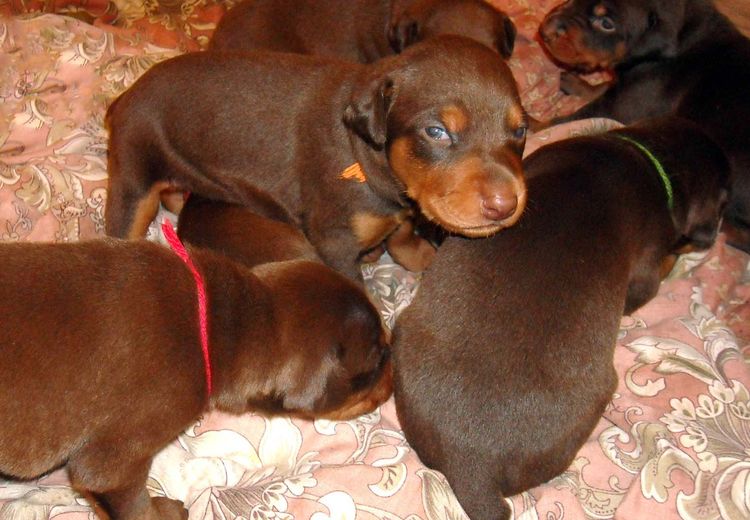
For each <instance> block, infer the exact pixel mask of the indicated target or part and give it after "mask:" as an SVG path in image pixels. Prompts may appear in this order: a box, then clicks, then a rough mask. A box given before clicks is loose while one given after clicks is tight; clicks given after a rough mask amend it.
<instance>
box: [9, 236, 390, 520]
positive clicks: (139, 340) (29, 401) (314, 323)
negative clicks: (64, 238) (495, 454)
mask: <svg viewBox="0 0 750 520" xmlns="http://www.w3.org/2000/svg"><path fill="white" fill-rule="evenodd" d="M188 254H189V256H190V258H191V259H192V261H193V262H194V264H196V265H197V269H198V271H199V272H200V273H201V274H202V277H203V279H204V280H205V291H206V295H207V309H208V310H207V319H208V338H207V339H208V341H207V346H206V347H205V350H204V347H203V344H202V342H201V334H200V327H199V323H200V320H199V316H198V314H199V313H198V311H197V307H198V304H197V302H198V297H197V296H196V287H197V285H196V281H195V280H194V277H193V275H192V274H191V272H190V271H189V269H188V268H187V267H186V265H185V264H184V263H183V261H182V260H181V259H180V258H179V257H178V255H177V254H175V253H174V252H172V251H170V250H169V249H167V248H165V247H162V246H161V245H157V244H154V243H151V242H147V241H141V240H138V241H121V240H114V239H105V240H99V241H89V242H80V243H73V244H40V243H16V244H2V245H0V262H1V263H2V265H3V273H4V279H3V283H2V284H0V301H2V302H4V303H3V334H2V339H0V350H2V353H3V356H2V359H1V360H0V378H2V381H3V388H4V390H3V392H4V393H3V399H2V400H0V413H2V416H3V419H4V420H3V422H2V426H0V474H3V475H5V476H8V477H14V478H19V479H32V478H36V477H38V476H40V475H42V474H44V473H46V472H48V471H50V470H52V469H53V468H56V467H59V466H62V465H67V469H68V471H69V474H70V480H71V482H72V484H73V486H74V487H75V488H76V489H78V490H80V491H82V492H84V493H87V494H90V495H93V497H94V498H95V499H96V501H97V502H99V505H100V506H101V507H102V508H104V509H105V510H106V512H107V513H108V514H109V515H110V517H111V518H113V519H114V520H118V519H120V520H124V519H127V520H131V519H145V518H149V519H177V518H187V512H186V511H185V510H184V509H183V508H182V505H181V504H180V503H179V502H174V501H172V500H168V499H152V500H149V497H148V494H147V492H146V486H145V484H146V478H147V474H148V471H149V468H150V466H151V460H152V457H153V456H154V455H155V454H156V453H157V452H158V451H160V450H161V449H162V448H163V447H164V446H166V445H167V444H168V443H169V442H170V441H171V440H172V439H174V438H176V437H177V435H178V434H179V433H180V432H182V431H183V430H184V429H186V428H187V427H188V426H189V425H190V424H191V423H192V422H194V421H195V420H197V419H198V417H199V416H200V415H201V414H202V413H204V412H205V411H207V410H211V409H217V410H222V411H226V412H229V413H237V414H239V413H243V412H246V411H249V410H255V411H259V412H261V413H267V414H287V413H290V414H296V415H300V416H303V417H328V418H333V419H346V418H353V417H356V416H358V415H360V414H362V413H365V412H368V411H370V410H372V409H374V408H375V407H376V406H378V405H379V404H380V403H382V402H383V401H384V400H386V399H387V398H388V396H389V394H390V391H391V371H390V361H389V357H390V356H389V348H388V345H387V337H386V334H385V333H384V330H383V328H382V326H381V321H380V318H379V315H378V313H377V311H376V309H375V308H374V307H373V305H372V304H371V303H370V301H369V300H368V298H367V296H366V295H365V293H364V292H363V290H362V289H361V288H360V287H359V286H358V285H357V284H355V283H354V282H352V281H351V280H348V279H347V278H345V277H344V276H342V275H341V274H339V273H336V272H334V271H333V270H331V269H330V268H328V267H326V266H324V265H322V264H319V263H315V262H306V261H289V262H276V263H271V264H264V265H262V266H258V267H256V268H254V269H252V270H251V269H249V268H246V267H244V266H242V265H240V264H238V263H236V262H234V261H231V260H229V259H227V258H226V257H224V256H223V255H219V254H217V253H214V252H211V251H208V250H202V249H197V248H195V249H194V248H190V249H189V250H188ZM61 282H62V283H61ZM19 294H25V295H27V296H28V297H25V298H18V295H19ZM206 353H207V354H206ZM205 355H207V356H208V358H205V357H204V356H205ZM63 412H64V413H63Z"/></svg>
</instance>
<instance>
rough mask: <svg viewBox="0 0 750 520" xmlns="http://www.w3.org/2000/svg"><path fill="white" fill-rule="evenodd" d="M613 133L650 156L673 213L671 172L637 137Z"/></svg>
mask: <svg viewBox="0 0 750 520" xmlns="http://www.w3.org/2000/svg"><path fill="white" fill-rule="evenodd" d="M612 135H614V136H615V137H617V138H618V139H620V140H622V141H625V142H627V143H630V144H631V145H633V146H634V147H636V148H637V149H638V150H639V151H640V152H641V153H642V154H643V155H645V156H646V157H647V158H648V160H649V161H650V162H651V164H652V165H653V167H654V170H656V173H657V174H658V175H659V179H660V180H661V183H662V185H663V186H664V193H665V194H666V196H667V207H668V208H669V211H670V213H671V212H672V211H673V210H674V188H673V187H672V180H671V179H670V178H669V174H668V173H667V171H666V170H665V169H664V166H663V165H662V164H661V162H660V161H659V159H658V158H657V157H656V155H654V154H653V153H652V152H651V150H649V149H648V147H646V146H645V145H644V144H642V143H641V142H639V141H638V140H637V139H634V138H632V137H630V136H627V135H624V134H617V133H614V134H612Z"/></svg>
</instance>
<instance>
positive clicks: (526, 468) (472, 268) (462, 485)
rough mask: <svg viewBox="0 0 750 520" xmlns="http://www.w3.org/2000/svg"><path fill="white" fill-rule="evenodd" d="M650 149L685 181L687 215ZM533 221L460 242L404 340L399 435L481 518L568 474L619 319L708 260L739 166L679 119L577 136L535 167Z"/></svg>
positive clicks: (598, 410) (540, 156)
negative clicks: (685, 261) (695, 259)
mask: <svg viewBox="0 0 750 520" xmlns="http://www.w3.org/2000/svg"><path fill="white" fill-rule="evenodd" d="M615 135H628V136H630V137H632V138H635V139H637V140H638V141H639V142H641V143H642V144H643V145H644V146H646V147H647V148H649V149H650V150H651V152H652V153H653V154H655V155H656V156H657V157H658V158H659V159H660V161H661V163H662V165H663V166H664V168H665V169H666V171H667V172H668V173H669V174H670V176H671V177H672V184H673V187H674V193H675V206H674V210H672V211H670V210H669V208H668V204H667V196H666V194H665V189H664V186H663V185H662V182H661V180H660V179H659V176H658V174H657V172H656V170H655V168H654V165H653V164H652V163H651V161H650V160H649V159H648V157H647V156H646V155H644V154H643V152H642V151H640V150H639V149H638V148H636V147H635V146H634V145H633V144H631V143H629V142H626V141H625V140H623V139H621V138H618V137H615ZM524 163H525V168H526V169H527V171H528V173H529V181H528V190H529V209H528V210H527V211H526V212H525V213H524V215H523V217H522V218H521V219H520V221H519V222H518V224H516V226H514V227H512V228H510V229H508V230H506V231H503V232H502V233H498V234H497V235H495V236H493V237H491V238H488V239H482V240H470V239H464V238H459V237H451V238H448V239H447V240H446V241H445V243H444V244H443V245H442V246H441V247H440V249H438V251H437V253H436V256H435V260H434V262H433V264H432V265H431V266H430V268H429V269H428V270H427V271H426V272H425V273H424V275H423V278H422V283H421V286H420V288H419V291H418V293H417V295H416V298H415V300H414V302H413V303H412V304H411V305H410V306H409V307H408V308H407V309H406V310H405V311H404V313H403V314H402V315H401V317H400V318H399V320H398V322H397V324H396V329H395V332H394V347H393V352H394V374H395V375H394V382H395V390H394V394H395V399H396V407H397V412H398V417H399V422H400V424H401V426H402V428H403V430H404V433H405V435H406V438H407V440H408V441H409V444H410V445H411V446H413V447H414V449H415V450H416V451H417V453H418V455H419V456H420V458H421V459H422V460H423V461H424V463H425V464H427V465H428V466H430V467H433V468H435V469H437V470H439V471H441V472H443V473H444V474H445V476H446V477H447V478H448V481H449V482H450V484H451V486H452V488H453V490H454V491H455V493H456V496H457V497H458V500H459V502H460V503H461V504H462V506H463V508H464V509H465V511H466V513H468V515H469V517H470V518H472V520H499V519H503V520H505V519H507V518H509V515H510V508H509V507H508V505H507V504H506V503H505V501H504V500H503V497H506V496H510V495H513V494H516V493H520V492H521V491H524V490H526V489H529V488H531V487H533V486H536V485H539V484H541V483H543V482H545V481H547V480H549V479H551V478H553V477H554V476H556V475H558V474H560V473H561V472H562V471H564V470H565V469H566V468H567V467H568V466H569V465H570V463H571V462H572V460H573V457H574V456H575V454H576V452H577V451H578V449H579V448H580V446H581V444H582V443H583V442H584V441H585V440H586V439H587V438H588V436H589V434H590V433H591V431H592V429H593V427H594V426H595V424H596V423H597V421H598V420H599V419H600V417H601V414H602V412H603V411H604V408H605V406H606V404H607V403H608V402H609V400H610V398H611V395H612V392H613V391H614V389H615V386H616V382H617V377H616V374H615V371H614V368H613V366H612V357H613V350H614V346H615V341H616V336H617V331H618V327H619V323H620V318H621V316H622V314H623V312H625V313H629V312H632V311H633V310H634V309H636V308H638V307H639V306H641V305H643V304H644V303H645V302H646V301H648V300H649V299H650V298H652V297H653V296H654V295H655V294H656V292H657V289H658V286H659V280H660V278H659V277H660V276H662V275H663V274H664V272H663V268H664V266H665V264H666V265H668V264H669V263H670V262H672V261H673V258H674V256H675V255H676V253H677V252H678V251H680V250H682V249H683V248H684V247H685V246H694V247H697V248H705V247H708V246H709V245H710V244H711V243H712V242H713V240H714V238H715V236H716V233H717V228H718V225H719V222H720V215H721V212H722V209H723V207H724V204H725V202H726V200H727V186H728V171H729V165H728V162H727V160H726V158H725V157H724V155H723V154H722V152H721V150H720V149H719V148H718V146H717V145H716V144H715V143H714V142H712V141H711V140H710V139H709V138H708V137H706V136H705V134H704V133H703V132H702V131H701V129H699V128H698V127H696V126H695V125H693V124H691V123H689V122H687V121H681V120H678V119H675V120H670V119H668V120H657V121H648V122H644V125H643V126H642V127H634V128H631V129H627V130H618V131H616V132H613V133H610V134H605V135H601V136H596V137H580V138H574V139H569V140H565V141H560V142H557V143H553V144H551V145H548V146H545V147H543V148H540V149H539V150H538V151H536V152H535V153H533V154H532V155H531V156H530V157H528V158H527V159H526V160H525V161H524Z"/></svg>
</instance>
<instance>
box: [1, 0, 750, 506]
mask: <svg viewBox="0 0 750 520" xmlns="http://www.w3.org/2000/svg"><path fill="white" fill-rule="evenodd" d="M495 3H496V4H497V5H502V6H503V8H504V9H505V10H506V12H508V13H509V14H510V15H511V17H512V18H513V20H514V21H515V23H516V25H517V26H518V29H519V38H518V41H517V46H516V50H515V52H514V56H513V59H512V60H511V68H512V70H513V73H514V75H515V77H516V79H517V81H518V83H519V87H520V90H521V93H522V98H523V101H524V105H525V106H526V108H527V109H528V111H529V112H530V113H531V115H533V116H535V117H538V118H541V119H546V118H547V117H550V116H551V115H555V114H558V113H565V112H568V111H570V110H573V109H574V108H576V107H577V106H579V105H580V104H582V103H583V102H584V100H581V99H576V98H569V97H565V96H563V95H562V94H560V93H559V90H558V72H559V71H558V70H557V69H556V68H555V67H554V66H553V65H552V64H550V63H549V62H548V61H547V59H546V58H545V56H544V54H543V53H542V51H541V50H540V49H539V47H538V45H537V44H536V43H535V42H534V41H533V35H534V32H535V30H536V27H537V25H538V23H539V20H540V18H541V16H542V15H543V13H544V12H546V11H547V10H548V9H549V7H551V6H552V5H553V4H554V3H555V0H509V1H507V2H500V1H498V0H495ZM230 5H231V3H230V2H224V3H219V2H216V1H214V0H172V1H163V0H162V1H160V2H156V1H155V0H150V1H147V2H140V1H135V0H115V1H108V0H78V1H77V2H75V1H70V0H67V1H66V0H54V1H49V0H47V1H44V2H42V1H41V0H40V1H33V0H29V1H20V0H11V1H7V0H6V1H5V2H3V1H0V240H2V241H41V240H51V241H58V242H63V241H74V240H81V239H89V238H95V237H98V236H101V235H103V208H104V206H105V204H106V147H107V133H106V129H105V128H104V123H103V117H104V112H105V110H106V106H107V105H108V103H109V102H111V101H112V100H113V99H114V98H115V97H116V96H117V95H118V94H119V93H121V92H122V91H123V90H124V89H126V88H127V87H128V86H129V85H131V84H132V83H133V81H135V79H136V78H137V77H138V76H139V75H140V74H142V73H143V72H144V71H145V70H147V69H148V67H150V66H151V65H153V64H154V63H156V62H157V61H160V60H163V59H166V58H169V57H171V56H174V55H176V54H178V53H182V52H186V51H193V50H200V49H202V48H203V47H204V46H205V44H206V42H207V40H208V37H209V36H210V34H211V31H212V30H213V28H214V27H215V24H216V21H217V20H218V19H219V18H220V16H221V15H222V13H223V12H224V11H225V10H226V8H227V7H229V6H230ZM45 13H46V14H45ZM592 79H593V80H599V79H602V78H597V77H593V78H592ZM195 95H196V96H200V92H196V93H195ZM185 103H186V106H189V104H190V100H185ZM615 126H617V123H616V122H614V121H608V120H587V121H582V122H577V123H574V124H568V125H564V126H560V127H554V128H552V129H550V130H549V131H546V132H543V133H541V134H537V135H533V136H531V137H530V139H529V143H528V146H527V153H528V152H530V151H532V150H533V149H534V148H536V147H538V146H541V145H543V144H545V143H547V142H550V141H552V140H555V139H560V138H564V137H566V136H570V135H577V134H580V133H586V132H598V131H602V130H606V129H608V128H612V127H615ZM162 216H169V215H168V214H166V213H164V214H163V215H162ZM172 218H174V217H172ZM156 229H157V227H156V226H155V227H154V230H156ZM152 238H155V239H158V233H156V231H155V232H154V234H153V236H152ZM612 254H617V251H613V252H612ZM749 260H750V257H748V255H746V254H744V253H741V252H739V251H737V250H735V249H733V248H731V247H729V246H727V245H725V243H724V239H723V237H721V238H720V239H719V241H718V243H717V244H716V245H715V246H714V247H713V248H712V249H711V250H710V251H708V252H706V253H694V254H691V255H686V256H683V257H682V258H681V259H680V261H679V262H678V264H677V266H676V267H675V269H674V271H673V272H672V273H671V275H670V276H669V278H668V279H667V280H666V281H665V282H664V283H663V285H662V287H661V290H660V292H659V295H658V296H657V298H655V299H654V300H653V301H652V302H650V303H649V304H647V305H646V306H645V307H644V308H642V309H641V310H639V311H638V312H636V313H635V314H634V315H632V316H627V317H625V318H623V320H622V323H621V329H620V334H619V337H618V345H617V349H616V352H615V360H614V362H615V367H616V368H617V372H618V374H619V375H620V382H619V386H618V388H617V391H616V393H615V395H614V397H613V399H612V402H611V404H610V406H609V407H608V408H607V410H606V412H605V414H604V416H603V417H602V419H601V421H600V423H599V425H598V426H597V428H596V429H595V431H594V432H593V434H592V435H591V437H590V438H589V440H588V442H587V443H586V444H585V445H584V446H583V447H582V448H581V450H580V452H579V453H578V455H577V457H576V459H575V461H574V463H573V464H572V465H571V467H570V468H569V469H568V470H567V471H566V472H565V473H564V474H563V475H561V476H559V477H557V478H555V479H553V480H552V481H550V482H549V483H547V484H545V485H542V486H539V487H538V488H535V489H532V490H529V491H528V492H525V493H523V494H521V495H518V496H515V497H511V499H510V500H511V502H512V506H513V511H514V516H515V518H517V519H535V518H545V519H563V518H565V519H584V518H587V519H588V518H592V519H610V518H618V519H629V520H630V519H632V520H640V519H645V518H684V519H700V520H711V519H719V518H723V519H728V520H735V519H741V518H750V391H749V390H748V389H749V388H750V368H749V367H748V360H747V357H746V356H747V354H748V340H750V304H749V303H748V299H749V298H750V262H749ZM1 269H2V266H0V270H1ZM363 272H364V275H365V280H366V283H367V286H368V289H369V290H370V291H371V293H372V294H373V296H374V298H375V300H376V301H377V303H378V305H379V308H380V310H381V312H382V314H383V317H384V319H385V321H386V323H387V324H388V325H389V326H392V325H393V323H394V321H395V319H396V317H397V315H398V313H399V312H400V311H401V310H403V309H404V308H405V307H406V306H407V305H408V304H409V302H410V301H411V299H412V298H413V296H414V294H415V291H416V290H417V288H418V282H419V278H418V276H417V275H415V274H414V273H410V272H408V271H405V270H403V269H401V268H400V267H398V266H396V265H394V264H392V263H390V262H389V261H388V259H387V258H385V259H384V260H383V261H381V262H379V263H378V264H372V265H367V266H365V267H364V270H363ZM29 276H33V273H31V272H30V273H29ZM70 290H71V291H75V290H76V288H75V287H70ZM165 290H169V289H168V287H166V286H165ZM19 296H21V295H19ZM95 297H96V295H92V298H95ZM11 304H12V302H0V315H2V308H3V306H6V305H11ZM1 330H2V322H1V321H0V331H1ZM0 333H1V332H0ZM39 384H40V385H42V384H44V382H43V381H40V382H39ZM60 413H65V410H60ZM531 413H533V411H532V412H531ZM149 487H150V490H151V492H152V493H153V494H156V495H166V496H169V497H172V498H177V499H180V500H183V501H184V502H185V504H186V507H188V508H189V510H190V518H191V519H193V520H199V519H235V518H243V519H248V520H249V519H251V518H252V519H272V518H278V519H293V518H297V519H303V518H305V519H306V518H311V519H313V520H324V519H328V518H337V519H353V518H355V517H356V518H359V519H370V518H372V519H388V520H390V519H393V520H395V519H403V520H407V519H408V520H417V519H423V520H438V519H456V518H465V515H464V514H463V512H462V511H461V509H460V506H459V505H458V503H457V502H456V500H455V498H454V497H453V495H452V493H451V491H450V487H449V485H448V484H447V483H446V481H445V479H444V478H443V477H442V475H440V474H439V473H437V472H435V471H432V470H430V469H428V468H426V467H425V466H424V465H422V464H421V462H420V461H419V458H418V457H417V455H416V454H415V453H414V452H413V451H412V450H411V449H410V447H409V446H408V444H407V443H406V442H405V440H404V437H403V435H402V433H401V432H400V429H399V425H398V421H397V418H396V413H395V409H394V406H393V402H392V401H389V402H388V403H386V404H385V405H384V406H382V407H381V408H380V409H379V410H377V411H376V412H374V413H372V414H369V415H366V416H364V417H361V418H359V419H358V420H355V421H348V422H340V423H332V422H328V421H315V422H311V421H303V420H298V419H289V418H274V419H268V418H264V417H261V416H258V415H254V414H247V415H243V416H229V415H225V414H221V413H209V414H207V415H205V416H204V417H202V418H201V419H200V420H199V421H198V423H197V424H195V425H193V426H192V427H191V428H189V429H188V430H187V431H186V432H185V433H184V434H183V435H181V436H180V437H179V438H178V439H176V440H175V441H174V442H173V443H172V444H170V445H169V446H168V447H167V448H165V449H164V450H163V451H162V452H161V453H160V454H159V456H158V457H157V459H156V460H155V462H154V465H153V467H152V470H151V474H150V480H149ZM92 517H93V513H92V512H91V509H90V508H89V506H88V504H87V502H86V501H85V500H84V499H83V498H81V497H80V496H79V495H78V494H76V493H75V492H74V491H72V490H71V489H70V487H69V486H68V484H67V481H66V477H65V473H64V471H56V472H54V473H52V474H50V475H48V476H46V477H44V478H41V479H39V480H38V481H33V482H14V481H0V518H2V519H3V520H6V519H8V520H16V519H18V520H21V519H24V520H25V519H34V520H37V519H45V518H55V519H57V520H82V519H88V518H92Z"/></svg>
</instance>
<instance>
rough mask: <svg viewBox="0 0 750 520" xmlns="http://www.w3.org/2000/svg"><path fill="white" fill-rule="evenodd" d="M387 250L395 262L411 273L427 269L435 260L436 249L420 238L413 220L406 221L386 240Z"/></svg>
mask: <svg viewBox="0 0 750 520" xmlns="http://www.w3.org/2000/svg"><path fill="white" fill-rule="evenodd" d="M386 249H387V250H388V253H390V255H391V257H392V258H393V260H394V261H395V262H396V263H397V264H399V265H400V266H401V267H403V268H405V269H408V270H409V271H412V272H415V273H419V272H422V271H424V270H425V269H427V267H428V266H429V265H430V264H431V263H432V260H433V258H435V251H436V249H435V247H434V246H433V245H432V244H431V243H430V242H428V241H427V240H425V239H424V238H422V237H420V236H418V235H417V234H416V232H415V229H414V223H413V222H412V221H411V220H405V221H404V222H402V223H401V225H400V226H399V227H398V228H397V229H396V231H394V232H393V233H392V234H391V235H390V236H389V237H388V239H387V240H386Z"/></svg>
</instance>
